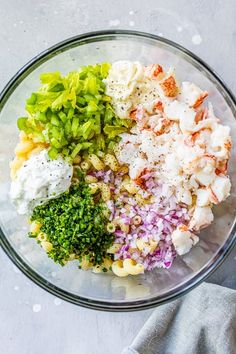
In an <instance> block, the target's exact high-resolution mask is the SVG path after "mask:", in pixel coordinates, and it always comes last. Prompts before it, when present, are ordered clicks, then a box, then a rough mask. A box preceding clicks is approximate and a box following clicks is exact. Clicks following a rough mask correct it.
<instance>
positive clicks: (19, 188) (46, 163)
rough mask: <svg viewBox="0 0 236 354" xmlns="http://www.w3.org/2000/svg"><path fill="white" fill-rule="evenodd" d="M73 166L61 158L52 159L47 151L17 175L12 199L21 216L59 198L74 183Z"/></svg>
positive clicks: (36, 156) (41, 153)
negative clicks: (72, 179) (72, 178)
mask: <svg viewBox="0 0 236 354" xmlns="http://www.w3.org/2000/svg"><path fill="white" fill-rule="evenodd" d="M72 174H73V167H72V165H70V164H69V163H67V162H66V161H64V160H63V159H62V157H59V158H58V159H56V160H51V159H50V158H49V156H48V152H47V150H42V151H41V152H40V153H39V154H37V155H33V156H32V157H30V158H29V160H27V161H26V162H25V163H24V165H23V166H22V167H21V168H20V169H19V171H18V172H17V177H16V179H15V180H14V181H13V182H12V183H11V189H10V198H11V200H12V203H13V204H14V206H15V207H16V209H17V211H18V213H19V214H30V213H31V212H32V210H33V209H34V208H35V207H36V206H38V205H41V204H44V203H46V202H47V201H48V200H50V199H53V198H56V197H58V196H59V195H60V194H61V193H63V192H65V191H66V190H67V189H68V188H69V187H70V184H71V177H72Z"/></svg>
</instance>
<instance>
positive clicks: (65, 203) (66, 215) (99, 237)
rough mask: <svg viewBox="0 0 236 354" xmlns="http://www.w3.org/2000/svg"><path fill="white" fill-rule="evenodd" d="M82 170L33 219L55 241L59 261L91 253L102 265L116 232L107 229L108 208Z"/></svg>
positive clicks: (53, 252)
mask: <svg viewBox="0 0 236 354" xmlns="http://www.w3.org/2000/svg"><path fill="white" fill-rule="evenodd" d="M78 174H79V177H80V183H78V184H76V185H72V187H71V188H70V190H69V191H68V192H65V193H63V194H62V195H61V196H60V197H58V198H56V199H52V200H50V201H48V203H47V204H45V205H42V206H38V207H36V208H35V209H34V211H33V214H32V217H31V221H37V222H39V223H40V224H41V225H42V226H41V229H40V232H44V233H45V234H46V235H47V240H48V241H49V242H51V244H52V250H51V251H50V252H48V255H49V257H51V258H52V259H53V260H54V261H55V262H57V263H60V264H61V265H63V264H64V263H65V262H66V261H68V260H69V258H70V255H71V254H75V255H76V258H78V259H81V258H82V257H84V256H87V257H88V259H89V261H90V262H91V263H92V264H93V265H98V264H101V263H102V261H103V258H104V257H105V256H107V254H106V250H107V249H108V248H109V247H110V246H111V245H112V243H113V241H114V234H111V233H109V232H107V230H106V224H107V218H106V217H105V211H107V210H106V209H107V208H106V207H105V205H104V204H103V203H102V202H98V203H95V202H94V200H93V197H92V195H91V192H90V188H89V186H88V185H87V184H86V183H85V182H84V181H83V175H82V173H81V171H79V173H78ZM29 236H30V237H35V235H32V234H29Z"/></svg>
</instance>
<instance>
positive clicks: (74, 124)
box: [71, 117, 79, 137]
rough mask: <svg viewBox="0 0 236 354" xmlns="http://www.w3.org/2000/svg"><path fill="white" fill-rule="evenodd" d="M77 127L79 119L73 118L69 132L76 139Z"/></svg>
mask: <svg viewBox="0 0 236 354" xmlns="http://www.w3.org/2000/svg"><path fill="white" fill-rule="evenodd" d="M78 127H79V117H74V118H73V119H72V124H71V131H72V135H73V137H76V135H77V130H78Z"/></svg>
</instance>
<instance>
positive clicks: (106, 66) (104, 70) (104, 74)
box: [101, 63, 111, 79]
mask: <svg viewBox="0 0 236 354" xmlns="http://www.w3.org/2000/svg"><path fill="white" fill-rule="evenodd" d="M110 68H111V64H110V63H102V64H101V76H102V78H103V79H105V78H106V77H107V75H108V73H109V70H110Z"/></svg>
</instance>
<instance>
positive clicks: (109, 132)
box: [103, 125, 127, 139]
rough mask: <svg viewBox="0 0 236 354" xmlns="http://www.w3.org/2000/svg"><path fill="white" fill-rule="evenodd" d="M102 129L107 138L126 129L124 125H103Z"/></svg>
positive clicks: (113, 136) (111, 137)
mask: <svg viewBox="0 0 236 354" xmlns="http://www.w3.org/2000/svg"><path fill="white" fill-rule="evenodd" d="M103 131H104V133H105V134H106V135H108V138H109V139H113V138H115V137H116V136H117V135H119V134H121V133H124V132H126V131H127V129H126V128H125V127H116V126H113V125H105V127H104V128H103Z"/></svg>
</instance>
